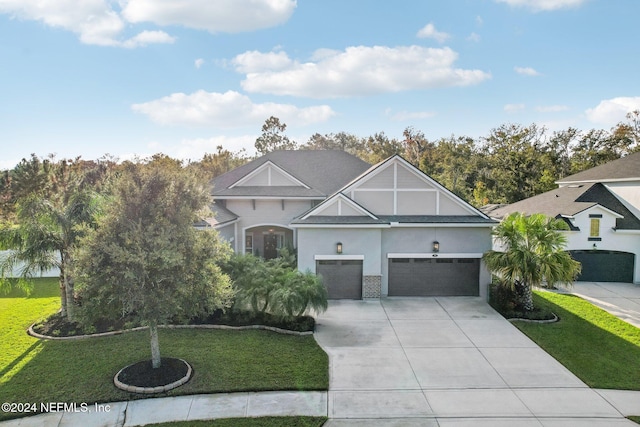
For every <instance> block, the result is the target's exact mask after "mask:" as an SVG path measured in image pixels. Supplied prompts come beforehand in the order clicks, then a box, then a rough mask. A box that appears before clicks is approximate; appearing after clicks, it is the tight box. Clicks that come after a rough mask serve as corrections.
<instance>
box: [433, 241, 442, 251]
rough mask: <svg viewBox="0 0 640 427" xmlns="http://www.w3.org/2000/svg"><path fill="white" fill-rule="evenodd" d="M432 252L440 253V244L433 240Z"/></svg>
mask: <svg viewBox="0 0 640 427" xmlns="http://www.w3.org/2000/svg"><path fill="white" fill-rule="evenodd" d="M433 252H440V242H438V241H437V240H434V242H433Z"/></svg>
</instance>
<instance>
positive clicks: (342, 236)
mask: <svg viewBox="0 0 640 427" xmlns="http://www.w3.org/2000/svg"><path fill="white" fill-rule="evenodd" d="M213 197H214V200H215V202H214V206H213V210H214V212H215V216H214V219H212V220H209V223H210V224H211V226H213V227H215V228H216V229H217V230H218V231H219V232H220V234H221V236H222V237H224V238H225V239H227V240H228V241H229V242H230V243H231V245H232V247H233V248H234V250H235V251H236V252H240V253H253V254H255V255H259V256H262V257H264V258H273V257H275V256H277V251H278V249H279V248H282V247H291V248H293V249H295V250H296V251H297V256H298V268H299V269H300V270H301V271H305V270H310V271H312V272H314V273H316V274H319V275H321V276H322V277H323V279H324V283H325V285H326V286H327V288H328V291H329V297H330V298H338V299H339V298H349V299H360V298H371V297H373V298H375V297H380V296H387V295H389V296H453V295H476V296H478V295H480V296H486V285H487V284H488V283H489V282H490V274H489V272H488V270H487V269H486V267H485V266H484V264H483V262H482V260H481V258H482V254H483V253H484V252H486V251H487V250H489V249H491V229H492V227H493V226H494V225H495V224H496V221H494V220H492V219H490V218H489V217H488V216H487V215H485V214H484V213H482V212H480V211H479V210H478V209H476V208H474V207H473V206H471V205H470V204H468V203H467V202H465V201H464V200H462V199H460V198H459V197H457V196H456V195H455V194H453V193H451V192H450V191H448V190H447V189H446V188H444V187H443V186H442V185H440V184H439V183H437V182H436V181H435V180H433V179H432V178H430V177H428V176H427V175H425V174H424V173H422V172H421V171H420V170H419V169H417V168H416V167H414V166H413V165H411V164H410V163H409V162H407V161H406V160H405V159H403V158H402V157H400V156H397V155H395V156H392V157H390V158H388V159H386V160H384V161H382V162H380V163H378V164H376V165H373V166H372V165H369V164H367V163H365V162H363V161H362V160H360V159H358V158H356V157H354V156H352V155H350V154H348V153H346V152H343V151H329V150H327V151H320V150H296V151H274V152H271V153H268V154H266V155H265V156H262V157H260V158H258V159H255V160H253V161H251V162H249V163H247V164H245V165H243V166H240V167H238V168H236V169H234V170H232V171H230V172H228V173H225V174H223V175H221V176H219V177H217V178H215V179H214V181H213Z"/></svg>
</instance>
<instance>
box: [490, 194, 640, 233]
mask: <svg viewBox="0 0 640 427" xmlns="http://www.w3.org/2000/svg"><path fill="white" fill-rule="evenodd" d="M596 205H599V206H602V207H604V208H606V209H609V210H611V211H613V212H615V213H617V214H619V215H622V216H623V218H618V219H617V220H616V228H617V229H640V220H639V219H638V218H636V216H635V215H633V213H631V212H630V211H629V209H627V208H626V207H625V206H624V204H623V203H622V202H620V200H618V198H616V197H615V196H614V195H613V194H612V193H611V192H610V191H609V190H607V188H606V187H605V186H604V185H602V184H600V183H590V184H572V185H567V186H565V187H560V188H556V189H555V190H551V191H547V192H546V193H542V194H538V195H537V196H533V197H529V198H528V199H524V200H521V201H519V202H516V203H512V204H510V205H504V206H501V207H497V208H496V207H495V206H491V209H490V210H488V211H486V212H487V213H488V214H490V215H491V216H492V217H493V218H497V219H502V218H504V217H505V216H507V215H509V214H511V213H513V212H520V213H523V214H529V215H530V214H534V213H541V214H544V215H547V216H550V217H553V218H564V217H572V216H574V215H577V214H579V213H580V212H582V211H584V210H586V209H589V208H591V207H593V206H596ZM568 224H569V226H572V225H571V224H570V223H568Z"/></svg>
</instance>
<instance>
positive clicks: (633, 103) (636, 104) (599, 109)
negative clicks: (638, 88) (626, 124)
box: [586, 96, 640, 126]
mask: <svg viewBox="0 0 640 427" xmlns="http://www.w3.org/2000/svg"><path fill="white" fill-rule="evenodd" d="M634 110H640V96H636V97H618V98H612V99H605V100H603V101H600V103H599V104H598V105H597V106H596V107H595V108H590V109H588V110H587V111H586V115H587V118H588V119H589V120H590V121H592V122H594V123H600V124H607V125H610V126H614V125H616V124H617V123H618V122H621V121H623V120H624V119H625V116H626V115H627V113H630V112H632V111H634Z"/></svg>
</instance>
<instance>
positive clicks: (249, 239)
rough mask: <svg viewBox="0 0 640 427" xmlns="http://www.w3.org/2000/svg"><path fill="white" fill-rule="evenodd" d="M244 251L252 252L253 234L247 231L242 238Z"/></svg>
mask: <svg viewBox="0 0 640 427" xmlns="http://www.w3.org/2000/svg"><path fill="white" fill-rule="evenodd" d="M244 253H246V254H253V234H249V233H247V235H246V236H245V238H244Z"/></svg>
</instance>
